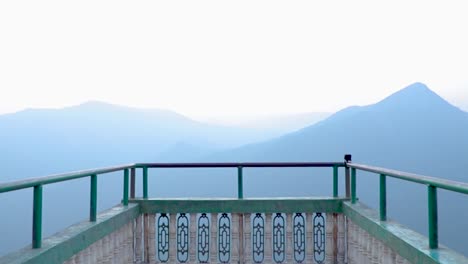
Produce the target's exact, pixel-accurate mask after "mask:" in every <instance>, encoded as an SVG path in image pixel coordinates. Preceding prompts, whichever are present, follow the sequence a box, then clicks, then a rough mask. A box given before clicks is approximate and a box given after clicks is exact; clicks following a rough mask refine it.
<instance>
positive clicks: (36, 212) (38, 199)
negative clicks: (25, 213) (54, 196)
mask: <svg viewBox="0 0 468 264" xmlns="http://www.w3.org/2000/svg"><path fill="white" fill-rule="evenodd" d="M41 246H42V185H36V186H34V201H33V226H32V247H33V248H40V247H41Z"/></svg>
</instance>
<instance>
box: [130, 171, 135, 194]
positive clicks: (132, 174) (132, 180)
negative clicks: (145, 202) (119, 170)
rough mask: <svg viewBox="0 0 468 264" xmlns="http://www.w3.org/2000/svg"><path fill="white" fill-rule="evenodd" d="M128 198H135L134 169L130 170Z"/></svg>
mask: <svg viewBox="0 0 468 264" xmlns="http://www.w3.org/2000/svg"><path fill="white" fill-rule="evenodd" d="M130 198H132V199H134V198H135V168H131V169H130Z"/></svg>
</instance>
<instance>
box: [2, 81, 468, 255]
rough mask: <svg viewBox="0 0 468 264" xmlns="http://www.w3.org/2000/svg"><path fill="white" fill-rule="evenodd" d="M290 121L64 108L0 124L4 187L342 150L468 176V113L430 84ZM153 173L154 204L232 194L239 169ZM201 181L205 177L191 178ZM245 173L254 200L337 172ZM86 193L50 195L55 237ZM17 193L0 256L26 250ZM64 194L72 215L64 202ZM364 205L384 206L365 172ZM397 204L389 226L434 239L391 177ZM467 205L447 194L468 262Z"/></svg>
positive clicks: (419, 204) (108, 193) (108, 183)
mask: <svg viewBox="0 0 468 264" xmlns="http://www.w3.org/2000/svg"><path fill="white" fill-rule="evenodd" d="M324 117H325V116H324ZM288 118H293V117H288ZM318 120H319V119H315V121H318ZM287 121H288V122H286V121H285V122H283V123H284V126H285V127H286V128H284V129H285V131H289V133H286V134H285V135H282V136H278V137H276V136H277V135H278V130H275V131H273V130H274V129H273V128H272V129H271V131H266V130H268V129H263V130H262V129H258V128H252V127H250V128H249V127H229V126H220V125H213V124H206V123H201V122H196V121H193V120H190V119H188V118H186V117H184V116H182V115H179V114H177V113H174V112H170V111H165V110H144V109H133V108H128V107H121V106H115V105H109V104H105V103H100V102H90V103H86V104H83V105H79V106H75V107H68V108H64V109H59V110H25V111H22V112H18V113H15V114H8V115H2V116H0V143H1V149H2V152H1V154H0V157H1V160H2V170H3V173H4V175H6V176H2V181H6V180H13V179H18V178H24V177H32V176H40V175H44V174H50V173H56V172H64V171H70V170H75V169H86V168H91V167H97V166H104V165H114V164H119V163H127V162H136V161H138V162H140V161H141V162H144V161H155V162H157V161H212V162H215V161H340V160H342V159H343V155H344V154H345V153H351V154H353V161H355V162H359V163H365V164H370V165H378V166H383V167H388V168H393V169H398V170H404V171H410V172H415V173H420V174H426V175H431V176H437V177H443V178H448V179H452V180H458V181H465V182H466V181H467V179H468V175H467V174H468V162H467V159H468V136H467V135H468V113H466V112H464V111H462V110H460V109H458V108H456V107H454V106H452V105H451V104H449V103H448V102H447V101H445V100H444V99H443V98H441V97H440V96H438V95H437V94H435V93H434V92H432V91H431V90H430V89H429V88H428V87H426V86H425V85H424V84H421V83H415V84H412V85H410V86H408V87H406V88H404V89H402V90H400V91H399V92H397V93H395V94H393V95H390V96H389V97H387V98H385V99H384V100H382V101H380V102H378V103H376V104H373V105H369V106H352V107H348V108H346V109H343V110H341V111H339V112H337V113H335V114H333V115H331V116H329V117H327V118H325V119H324V120H321V121H319V122H318V123H314V124H310V125H304V127H303V128H302V129H299V130H296V129H297V124H296V127H294V126H293V125H290V126H289V128H288V124H292V123H294V122H290V121H291V120H287ZM277 123H281V122H277ZM295 130H296V131H295ZM275 133H276V134H275ZM151 174H153V176H152V177H151V178H150V187H151V190H150V195H151V194H153V196H234V195H235V188H234V187H233V186H236V183H235V177H234V176H235V173H234V172H233V171H229V170H211V171H204V170H196V171H193V170H191V171H184V170H182V171H177V172H176V171H174V170H158V171H152V172H151ZM194 174H195V176H199V177H198V178H196V179H194V178H195V177H194V176H193V175H194ZM245 174H246V176H245V177H246V178H245V185H246V186H245V194H246V196H285V195H290V196H313V195H318V194H320V195H330V192H331V178H330V177H329V176H331V171H327V170H321V169H319V170H314V171H311V170H310V169H290V170H268V169H265V170H254V169H252V170H247V171H246V173H245ZM188 175H191V176H190V177H189V176H188ZM311 176H313V177H311ZM341 176H342V174H341ZM272 179H274V180H272ZM342 183H343V182H341V186H340V187H341V191H342V190H343V188H342V187H343V186H342ZM88 184H89V183H88V181H86V180H79V181H77V183H74V182H73V183H62V184H57V185H51V186H50V187H49V186H47V187H46V189H45V196H46V197H45V198H44V199H45V201H44V205H45V207H46V208H45V212H44V221H43V222H44V224H45V227H44V230H45V233H46V234H51V233H53V232H55V231H57V230H59V229H61V228H63V227H65V226H68V225H70V224H73V223H74V222H77V221H79V220H80V219H84V218H86V213H87V210H88V207H87V206H88V204H87V201H88V200H87V199H88V198H87V195H88V192H89V191H88V189H89V185H88ZM70 186H73V188H72V190H70ZM120 186H121V177H119V176H118V177H117V178H116V177H107V178H105V180H104V179H102V180H101V179H100V182H99V188H100V189H99V193H100V194H102V193H104V194H102V196H101V197H100V198H99V206H100V208H101V209H102V208H106V207H109V206H111V205H113V204H115V203H117V202H118V201H119V198H120V190H121V187H120ZM187 186H190V187H189V188H187ZM116 190H117V191H116ZM18 193H19V194H13V193H12V194H1V195H0V197H2V201H4V202H3V203H2V204H1V205H0V210H1V209H2V208H3V207H5V208H6V206H11V205H13V203H14V204H15V205H16V204H18V203H19V205H18V206H17V207H15V208H14V209H13V212H12V213H11V214H10V215H11V216H8V217H6V218H5V219H4V220H2V222H3V221H6V223H5V224H4V225H3V227H2V229H4V230H0V233H4V234H6V236H2V237H1V238H0V249H1V250H0V254H3V253H5V252H6V251H9V250H12V249H14V248H18V247H19V246H21V245H24V244H27V243H28V241H29V232H30V230H29V229H27V228H26V227H29V226H30V224H29V223H30V215H31V212H30V210H31V209H30V205H31V195H30V194H29V193H28V192H27V191H21V192H18ZM83 193H84V195H83ZM64 195H65V199H69V200H70V205H69V206H71V207H72V208H73V209H69V208H68V207H67V208H64V206H63V205H61V200H60V199H64V198H63V197H62V196H64ZM24 196H27V197H26V198H23V197H24ZM47 196H48V197H50V198H49V200H47V199H48V198H47ZM358 196H359V197H360V199H361V200H362V201H363V202H364V203H366V204H369V205H371V206H373V207H374V208H378V200H377V199H378V181H377V177H376V175H371V174H358ZM59 197H62V198H59ZM81 197H84V198H81ZM388 199H389V200H388V206H389V209H388V210H389V215H390V217H392V218H395V219H397V220H398V221H400V222H402V223H403V224H406V225H408V226H410V227H411V228H413V229H415V230H417V231H419V232H421V233H423V234H426V233H427V232H426V229H427V223H426V215H427V209H426V208H425V206H426V189H425V186H422V185H417V184H413V183H407V182H402V181H398V180H392V179H390V180H389V186H388ZM466 199H467V198H466V197H463V196H461V195H456V194H451V193H448V192H444V191H440V193H439V214H440V220H439V222H440V231H439V232H440V237H441V241H442V243H444V244H447V245H448V246H449V247H452V248H454V249H455V250H458V251H460V252H461V253H464V254H465V255H468V249H467V248H466V246H465V243H464V241H465V240H464V236H463V235H462V234H460V232H459V231H460V230H466V229H467V228H468V224H467V222H466V221H465V219H467V218H468V203H466V201H467V200H466ZM81 200H83V201H81ZM67 201H68V200H67ZM48 203H49V204H50V205H49V209H47V206H48V205H47V204H48ZM57 208H60V209H57ZM10 210H12V209H10ZM47 210H49V211H47ZM57 210H62V212H63V210H65V211H66V212H67V214H66V216H64V217H62V218H61V219H62V220H61V221H59V220H57V219H56V217H54V216H55V215H56V214H57V213H56V211H57ZM454 214H458V215H457V217H453V215H454ZM18 217H19V218H20V220H18ZM47 223H49V224H47ZM15 225H21V226H23V225H24V227H25V234H24V236H17V237H15V238H13V237H12V236H13V233H12V231H9V228H8V227H9V226H11V227H12V226H15ZM10 229H12V228H10ZM26 231H27V232H26Z"/></svg>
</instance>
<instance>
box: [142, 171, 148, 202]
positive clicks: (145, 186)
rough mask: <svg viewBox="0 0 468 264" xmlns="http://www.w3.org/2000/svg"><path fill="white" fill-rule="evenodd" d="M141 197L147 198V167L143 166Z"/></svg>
mask: <svg viewBox="0 0 468 264" xmlns="http://www.w3.org/2000/svg"><path fill="white" fill-rule="evenodd" d="M143 198H148V167H147V166H144V167H143Z"/></svg>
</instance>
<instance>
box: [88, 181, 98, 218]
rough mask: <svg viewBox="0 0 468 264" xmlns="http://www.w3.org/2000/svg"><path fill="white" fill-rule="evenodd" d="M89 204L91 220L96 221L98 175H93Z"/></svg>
mask: <svg viewBox="0 0 468 264" xmlns="http://www.w3.org/2000/svg"><path fill="white" fill-rule="evenodd" d="M90 196H91V197H90V206H89V221H91V222H96V216H97V175H96V174H93V175H91V195H90Z"/></svg>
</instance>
